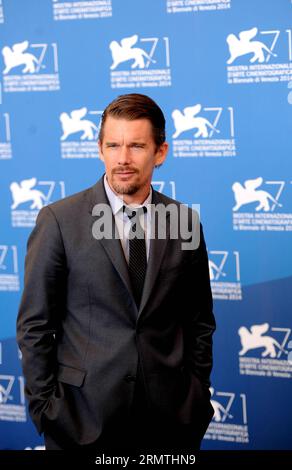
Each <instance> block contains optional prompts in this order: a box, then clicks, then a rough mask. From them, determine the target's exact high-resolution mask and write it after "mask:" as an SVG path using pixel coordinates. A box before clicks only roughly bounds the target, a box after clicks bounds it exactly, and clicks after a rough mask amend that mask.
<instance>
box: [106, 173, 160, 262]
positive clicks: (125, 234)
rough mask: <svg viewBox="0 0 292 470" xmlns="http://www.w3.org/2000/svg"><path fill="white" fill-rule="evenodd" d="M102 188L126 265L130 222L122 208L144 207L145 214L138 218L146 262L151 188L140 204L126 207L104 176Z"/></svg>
mask: <svg viewBox="0 0 292 470" xmlns="http://www.w3.org/2000/svg"><path fill="white" fill-rule="evenodd" d="M103 181H104V187H105V191H106V195H107V197H108V200H109V203H110V205H111V209H112V211H113V215H114V218H115V223H116V226H117V229H118V234H119V238H120V240H121V244H122V248H123V251H124V254H125V258H126V260H127V263H129V231H130V229H131V221H130V219H129V217H128V216H127V214H126V213H125V212H123V206H124V205H125V206H127V207H128V208H129V209H130V210H135V209H138V208H139V207H142V206H146V207H147V212H146V214H141V215H140V217H139V221H140V224H141V226H142V228H143V230H144V232H145V242H146V255H147V261H148V259H149V249H150V238H151V237H150V234H151V200H152V187H151V186H150V192H149V194H148V196H147V198H146V199H145V201H144V202H143V203H142V204H131V205H127V204H126V203H125V202H124V201H123V199H122V198H120V197H119V196H118V195H117V194H116V193H115V192H114V191H113V190H112V188H111V187H110V185H109V184H108V181H107V177H106V174H105V175H104V179H103Z"/></svg>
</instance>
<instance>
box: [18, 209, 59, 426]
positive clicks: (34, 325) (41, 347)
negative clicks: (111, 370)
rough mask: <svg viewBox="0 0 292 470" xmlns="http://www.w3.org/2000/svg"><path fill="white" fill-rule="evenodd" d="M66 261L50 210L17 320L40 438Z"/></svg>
mask: <svg viewBox="0 0 292 470" xmlns="http://www.w3.org/2000/svg"><path fill="white" fill-rule="evenodd" d="M65 290H66V257H65V251H64V245H63V242H62V237H61V232H60V228H59V225H58V222H57V220H56V218H55V215H54V213H53V211H52V210H51V209H50V208H49V207H44V208H42V209H41V210H40V212H39V214H38V217H37V221H36V225H35V227H34V229H33V231H32V232H31V234H30V237H29V239H28V242H27V253H26V257H25V275H24V290H23V294H22V298H21V302H20V307H19V312H18V317H17V342H18V345H19V348H20V350H21V352H22V367H23V374H24V378H25V393H26V397H27V399H28V402H29V411H30V414H31V417H32V419H33V421H34V423H35V425H36V427H37V430H38V432H39V433H41V432H42V425H41V414H42V411H43V410H44V408H45V407H46V404H47V403H48V399H49V397H50V396H51V395H52V393H53V391H54V389H55V384H56V379H55V368H56V348H55V344H56V343H55V341H56V338H57V337H58V332H59V325H60V322H61V317H62V315H63V314H64V308H63V306H64V298H65Z"/></svg>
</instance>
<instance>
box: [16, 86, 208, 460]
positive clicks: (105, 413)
mask: <svg viewBox="0 0 292 470" xmlns="http://www.w3.org/2000/svg"><path fill="white" fill-rule="evenodd" d="M98 145H99V153H100V158H101V160H102V161H103V163H104V165H105V173H104V174H103V176H102V177H101V178H100V179H99V180H98V181H97V183H96V184H94V186H92V187H90V188H88V189H86V190H84V191H81V192H79V193H77V194H74V195H72V196H69V197H66V198H64V199H62V200H60V201H57V202H55V203H52V204H49V205H48V206H46V207H44V208H42V209H41V210H40V212H39V214H38V217H37V221H36V226H35V228H34V229H33V231H32V233H31V235H30V237H29V240H28V244H27V254H26V260H25V282H24V291H23V295H22V299H21V304H20V308H19V314H18V319H17V339H18V344H19V347H20V349H21V351H22V357H23V372H24V376H25V380H26V386H25V391H26V396H27V399H28V402H29V410H30V414H31V417H32V419H33V421H34V423H35V425H36V427H37V430H38V432H39V433H40V434H41V433H42V432H44V437H45V443H46V448H47V449H88V450H90V449H92V450H93V449H94V450H99V449H104V448H106V449H108V450H115V449H121V450H125V451H126V450H132V451H137V452H139V451H140V450H142V449H148V450H153V451H154V450H163V449H168V450H172V449H173V450H175V449H178V450H182V449H189V450H195V449H198V448H199V446H200V442H201V439H202V437H203V435H204V433H205V431H206V429H207V427H208V424H209V422H210V420H211V418H212V416H213V408H212V406H211V403H210V392H209V386H210V372H211V369H212V335H213V332H214V330H215V319H214V316H213V312H212V295H211V290H210V279H209V269H208V259H207V252H206V246H205V241H204V236H203V229H202V225H201V224H200V223H199V221H198V216H197V213H196V212H195V211H193V210H192V209H190V208H187V206H185V205H183V204H181V203H179V202H178V201H175V200H173V199H171V198H169V197H166V196H165V195H163V194H161V193H159V192H157V191H155V190H154V189H153V187H152V186H151V178H152V173H153V170H154V168H155V167H158V166H160V165H161V164H162V163H163V162H164V160H165V158H166V155H167V151H168V145H167V143H166V142H165V119H164V116H163V113H162V111H161V109H160V108H159V106H158V105H157V104H156V103H155V102H154V101H153V100H152V99H150V98H149V97H147V96H145V95H141V94H134V93H133V94H128V95H122V96H119V97H118V98H116V99H115V100H114V101H113V102H112V103H110V104H109V105H108V106H107V108H106V109H105V111H104V113H103V116H102V123H101V129H100V135H99V142H98ZM174 209H175V210H174ZM133 210H134V211H133ZM173 214H174V215H175V217H174V218H173ZM183 219H187V220H185V222H186V223H187V226H188V227H189V226H190V224H191V231H189V232H187V234H188V236H187V237H186V236H185V232H184V231H178V230H175V229H176V228H177V227H176V225H177V224H180V223H181V222H182V221H183ZM174 234H175V236H174Z"/></svg>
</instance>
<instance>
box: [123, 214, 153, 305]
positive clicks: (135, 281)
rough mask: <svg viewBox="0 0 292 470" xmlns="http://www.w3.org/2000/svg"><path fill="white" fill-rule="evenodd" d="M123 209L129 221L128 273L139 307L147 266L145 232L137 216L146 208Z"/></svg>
mask: <svg viewBox="0 0 292 470" xmlns="http://www.w3.org/2000/svg"><path fill="white" fill-rule="evenodd" d="M123 211H124V212H126V214H127V216H128V217H129V219H130V221H131V229H130V232H129V275H130V279H131V284H132V289H133V294H134V298H135V301H136V304H137V308H138V309H139V306H140V302H141V297H142V292H143V286H144V280H145V274H146V268H147V255H146V242H145V232H144V230H143V228H142V226H141V223H140V220H139V216H140V214H141V211H143V213H144V214H145V213H146V212H147V208H146V207H145V206H143V207H140V208H139V209H137V210H131V209H129V208H128V207H126V206H123Z"/></svg>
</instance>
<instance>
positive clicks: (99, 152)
mask: <svg viewBox="0 0 292 470" xmlns="http://www.w3.org/2000/svg"><path fill="white" fill-rule="evenodd" d="M97 146H98V155H99V158H100V159H101V160H102V161H103V162H104V158H103V154H102V143H101V141H100V139H98V141H97Z"/></svg>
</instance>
